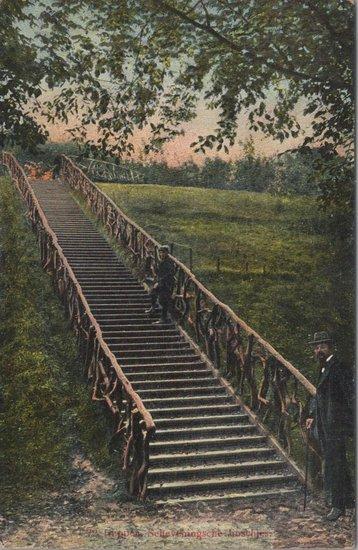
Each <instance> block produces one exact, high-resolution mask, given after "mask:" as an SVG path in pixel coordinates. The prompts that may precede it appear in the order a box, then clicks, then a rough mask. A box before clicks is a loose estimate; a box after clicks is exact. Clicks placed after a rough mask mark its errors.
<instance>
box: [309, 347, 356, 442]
mask: <svg viewBox="0 0 358 550" xmlns="http://www.w3.org/2000/svg"><path fill="white" fill-rule="evenodd" d="M309 416H311V417H313V419H314V424H313V432H314V436H315V437H316V438H317V439H319V441H320V443H321V445H322V446H323V447H324V446H325V442H326V441H327V439H328V438H335V439H337V438H338V439H339V438H345V437H347V436H348V435H352V433H353V423H354V381H353V373H352V370H351V369H350V368H348V367H346V366H345V365H344V364H343V363H342V362H341V361H340V360H339V359H338V358H337V357H336V356H335V355H333V357H331V359H330V360H329V361H328V362H326V363H324V364H323V365H322V367H321V369H320V374H319V378H318V382H317V394H316V396H315V397H313V398H312V399H311V402H310V410H309Z"/></svg>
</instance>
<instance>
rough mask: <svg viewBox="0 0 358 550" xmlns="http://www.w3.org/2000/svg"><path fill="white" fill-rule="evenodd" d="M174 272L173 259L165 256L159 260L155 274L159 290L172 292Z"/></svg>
mask: <svg viewBox="0 0 358 550" xmlns="http://www.w3.org/2000/svg"><path fill="white" fill-rule="evenodd" d="M174 274H175V265H174V262H173V260H171V259H170V258H165V259H164V260H161V261H160V262H159V264H158V267H157V273H156V275H157V282H158V290H159V291H160V292H173V288H174Z"/></svg>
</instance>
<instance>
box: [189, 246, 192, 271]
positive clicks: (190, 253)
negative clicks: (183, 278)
mask: <svg viewBox="0 0 358 550" xmlns="http://www.w3.org/2000/svg"><path fill="white" fill-rule="evenodd" d="M189 269H190V271H193V249H192V248H189Z"/></svg>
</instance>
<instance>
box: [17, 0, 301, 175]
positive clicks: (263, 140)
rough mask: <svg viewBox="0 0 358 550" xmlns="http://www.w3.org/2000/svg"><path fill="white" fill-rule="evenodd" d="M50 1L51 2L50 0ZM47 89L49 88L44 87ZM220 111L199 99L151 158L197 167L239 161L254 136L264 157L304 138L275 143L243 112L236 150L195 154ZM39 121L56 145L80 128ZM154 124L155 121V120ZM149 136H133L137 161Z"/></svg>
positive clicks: (73, 122) (270, 98)
mask: <svg viewBox="0 0 358 550" xmlns="http://www.w3.org/2000/svg"><path fill="white" fill-rule="evenodd" d="M49 1H50V2H51V0H49ZM40 10H41V8H40V7H38V6H37V5H36V3H34V4H33V5H32V13H33V14H34V15H36V13H38V14H39V13H40ZM23 31H24V32H25V34H27V35H28V36H30V37H32V38H33V36H34V34H33V33H34V32H35V30H34V29H31V28H30V27H28V26H27V25H26V23H25V25H24V26H23ZM45 90H46V88H45ZM55 93H56V90H55V91H45V92H44V94H43V99H44V100H46V99H52V98H53V97H54V95H55ZM267 99H268V106H269V107H270V104H271V105H272V106H273V105H274V95H273V93H271V94H270V91H269V92H268V94H267ZM303 109H304V102H303V100H302V101H301V102H299V103H298V105H297V108H296V110H295V112H294V114H295V115H296V117H297V119H298V121H299V123H300V125H301V128H303V131H305V129H309V127H310V120H309V119H308V118H305V117H304V116H303ZM216 120H217V112H215V111H213V110H208V109H207V108H206V106H205V103H204V100H203V99H202V100H200V101H199V103H198V109H197V116H196V118H195V119H194V120H193V121H191V122H188V123H185V124H183V125H182V129H183V130H184V135H182V136H178V137H177V138H176V139H175V140H173V141H171V142H169V143H168V144H166V145H165V146H164V147H163V150H162V152H161V153H160V154H157V155H152V158H153V157H154V158H157V159H160V160H165V161H166V162H167V163H168V164H169V165H171V166H176V165H180V164H182V163H183V162H185V161H188V160H193V161H194V162H195V163H197V164H202V163H203V162H204V161H205V158H207V157H215V156H217V157H220V158H222V159H224V160H236V159H238V158H240V157H242V156H243V142H245V141H246V140H248V139H249V138H250V137H252V139H253V142H254V146H255V151H256V154H258V155H261V156H273V155H275V154H277V153H281V152H283V151H286V150H287V149H290V148H294V147H297V146H298V145H299V144H300V143H302V140H303V136H302V135H301V136H300V137H298V138H296V139H294V138H289V139H286V140H285V141H284V142H283V143H280V142H279V141H277V140H274V139H273V138H272V137H269V136H265V135H264V134H263V133H262V132H250V131H249V123H248V117H247V114H245V113H242V114H241V115H240V117H239V119H238V136H237V139H236V143H235V145H234V146H233V147H231V148H230V150H229V153H228V154H227V153H225V152H224V151H220V152H217V151H215V149H214V150H208V151H207V152H206V153H205V155H204V154H202V153H194V151H193V148H191V147H190V144H191V143H192V142H194V141H196V139H197V137H198V136H199V135H206V134H212V133H214V130H215V127H216ZM40 121H41V122H42V123H43V124H44V125H45V126H46V128H47V130H48V132H49V139H50V141H53V142H63V141H68V140H69V139H70V135H69V133H68V132H66V130H67V129H68V128H70V127H71V126H74V125H77V122H78V121H77V120H76V119H75V118H74V117H71V116H69V123H68V124H67V125H65V124H64V123H60V122H58V123H56V124H48V123H46V121H45V119H44V118H42V119H41V118H40ZM154 121H155V119H154ZM148 135H149V130H148V129H144V130H137V131H136V132H135V133H134V136H133V144H134V147H135V152H134V155H133V157H134V158H135V159H136V158H138V156H140V152H141V151H142V150H143V147H144V144H145V141H146V139H147V137H148ZM95 136H96V130H95V128H92V130H91V132H90V137H95Z"/></svg>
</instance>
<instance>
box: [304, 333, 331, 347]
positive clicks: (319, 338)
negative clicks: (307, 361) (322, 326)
mask: <svg viewBox="0 0 358 550" xmlns="http://www.w3.org/2000/svg"><path fill="white" fill-rule="evenodd" d="M308 343H309V344H325V343H326V344H333V340H332V337H331V336H330V334H329V333H328V332H326V331H322V332H315V333H314V335H313V340H311V342H308Z"/></svg>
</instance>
